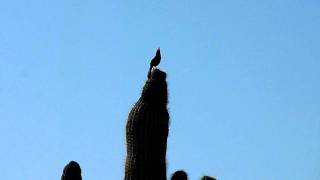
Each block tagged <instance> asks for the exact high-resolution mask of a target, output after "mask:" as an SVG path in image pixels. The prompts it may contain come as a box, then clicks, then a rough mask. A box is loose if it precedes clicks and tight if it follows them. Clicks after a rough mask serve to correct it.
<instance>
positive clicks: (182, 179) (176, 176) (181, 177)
mask: <svg viewBox="0 0 320 180" xmlns="http://www.w3.org/2000/svg"><path fill="white" fill-rule="evenodd" d="M171 180H188V175H187V173H186V172H184V171H182V170H179V171H176V172H175V173H173V175H172V176H171Z"/></svg>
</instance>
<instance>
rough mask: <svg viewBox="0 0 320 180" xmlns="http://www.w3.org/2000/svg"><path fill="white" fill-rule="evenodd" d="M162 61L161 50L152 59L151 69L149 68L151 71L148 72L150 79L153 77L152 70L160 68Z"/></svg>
mask: <svg viewBox="0 0 320 180" xmlns="http://www.w3.org/2000/svg"><path fill="white" fill-rule="evenodd" d="M160 60H161V53H160V48H158V49H157V52H156V55H155V56H154V57H153V58H152V60H151V62H150V67H149V71H148V79H149V78H150V76H151V70H152V68H153V67H154V66H158V65H159V64H160Z"/></svg>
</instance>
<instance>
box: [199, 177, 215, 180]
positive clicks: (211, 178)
mask: <svg viewBox="0 0 320 180" xmlns="http://www.w3.org/2000/svg"><path fill="white" fill-rule="evenodd" d="M201 180H216V178H213V177H209V176H203V177H202V178H201Z"/></svg>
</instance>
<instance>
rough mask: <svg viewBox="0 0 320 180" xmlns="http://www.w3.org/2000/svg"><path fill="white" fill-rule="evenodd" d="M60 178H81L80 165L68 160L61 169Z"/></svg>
mask: <svg viewBox="0 0 320 180" xmlns="http://www.w3.org/2000/svg"><path fill="white" fill-rule="evenodd" d="M61 180H82V177H81V168H80V165H79V164H78V163H77V162H75V161H70V162H69V163H68V164H67V165H66V166H65V167H64V169H63V173H62V176H61Z"/></svg>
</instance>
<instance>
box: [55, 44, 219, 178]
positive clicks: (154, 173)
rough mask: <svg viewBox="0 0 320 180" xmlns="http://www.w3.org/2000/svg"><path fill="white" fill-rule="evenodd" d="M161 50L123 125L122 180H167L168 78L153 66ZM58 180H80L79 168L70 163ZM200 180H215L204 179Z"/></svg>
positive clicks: (157, 57)
mask: <svg viewBox="0 0 320 180" xmlns="http://www.w3.org/2000/svg"><path fill="white" fill-rule="evenodd" d="M160 60H161V54H160V48H158V49H157V52H156V55H155V57H154V58H153V59H152V60H151V62H150V68H149V72H148V79H147V81H146V82H145V84H144V86H143V88H142V92H141V96H140V98H139V99H138V101H137V102H136V103H135V104H134V106H133V107H132V109H131V111H130V113H129V115H128V119H127V124H126V144H127V156H126V165H125V177H124V180H166V179H167V177H166V151H167V138H168V133H169V113H168V110H167V104H168V90H167V82H166V76H167V74H166V73H165V72H163V71H161V70H159V69H157V68H154V67H155V66H157V65H159V63H160ZM187 179H188V175H187V173H186V172H185V171H182V170H179V171H176V172H175V173H174V174H173V175H172V176H171V180H187ZM61 180H82V177H81V168H80V165H79V164H78V163H77V162H75V161H70V162H69V163H68V164H67V165H66V166H65V167H64V169H63V174H62V176H61ZM201 180H216V179H215V178H212V177H209V176H203V177H202V178H201Z"/></svg>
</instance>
